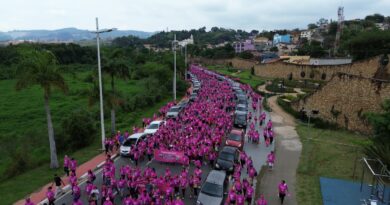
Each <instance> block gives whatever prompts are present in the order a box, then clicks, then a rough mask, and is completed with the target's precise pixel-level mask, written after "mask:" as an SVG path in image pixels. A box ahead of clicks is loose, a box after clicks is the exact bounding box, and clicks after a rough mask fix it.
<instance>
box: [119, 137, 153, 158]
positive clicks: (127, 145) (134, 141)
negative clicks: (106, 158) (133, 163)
mask: <svg viewBox="0 0 390 205" xmlns="http://www.w3.org/2000/svg"><path fill="white" fill-rule="evenodd" d="M146 136H147V134H145V133H142V132H141V133H135V134H132V135H130V137H129V138H127V139H126V140H125V141H124V142H123V144H122V145H121V147H120V148H119V152H120V155H121V156H129V154H130V150H131V146H133V145H135V146H137V145H138V143H140V142H141V141H142V140H145V139H146Z"/></svg>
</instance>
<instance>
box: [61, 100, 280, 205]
mask: <svg viewBox="0 0 390 205" xmlns="http://www.w3.org/2000/svg"><path fill="white" fill-rule="evenodd" d="M249 105H251V99H250V102H249ZM249 111H250V112H252V113H253V109H252V106H249ZM256 116H257V117H258V116H259V111H258V112H256ZM268 119H269V114H268V113H267V119H266V122H267V121H268ZM252 120H253V118H252ZM264 124H265V123H264ZM249 125H250V122H248V128H247V130H249ZM256 129H257V130H258V131H259V133H263V127H260V126H259V125H258V123H257V124H256ZM260 140H261V143H260V144H252V143H248V142H247V141H246V142H245V145H244V150H245V152H246V153H247V154H248V155H249V156H251V157H252V160H253V164H254V166H255V168H256V170H257V171H258V172H259V170H260V168H261V167H262V165H263V164H265V161H266V156H267V154H268V153H269V152H270V151H271V150H274V146H273V145H271V146H269V147H266V146H265V143H264V139H263V137H260ZM114 163H115V166H116V168H117V169H116V171H117V173H116V175H117V178H119V167H121V166H123V165H127V164H131V165H132V166H135V164H134V163H133V162H132V161H131V160H130V159H129V158H124V157H117V158H115V159H114ZM138 167H141V168H142V169H143V168H146V167H152V168H155V170H156V171H157V174H158V175H162V174H163V173H164V171H165V169H166V168H170V169H171V171H172V174H179V173H180V171H181V169H182V166H181V165H175V164H165V163H160V162H156V161H154V160H153V159H152V160H151V161H148V160H147V159H144V160H143V161H142V162H140V163H139V164H138ZM193 169H194V166H193V165H192V164H191V165H190V172H189V173H192V170H193ZM211 170H212V167H211V166H210V165H209V164H207V165H205V164H203V166H202V171H203V174H202V181H203V180H205V179H206V177H207V175H208V173H209V172H210V171H211ZM241 176H242V177H243V178H244V177H247V173H246V171H243V172H242V175H241ZM85 181H86V179H84V181H83V180H81V182H80V183H79V186H80V188H81V190H82V194H81V195H82V197H81V199H82V201H83V203H84V204H88V199H87V196H86V194H85V193H84V190H85V185H86V183H85ZM94 184H95V185H97V186H98V187H99V188H100V187H101V184H102V170H98V171H96V181H95V182H94ZM72 199H73V197H72V195H71V192H70V191H69V192H67V193H65V194H64V195H62V196H60V197H58V198H57V200H56V204H59V205H62V204H66V205H69V204H72ZM184 200H185V204H189V205H192V204H196V199H195V198H190V196H189V191H188V190H187V191H186V196H185V199H184ZM115 204H122V203H121V198H120V197H119V196H116V198H115Z"/></svg>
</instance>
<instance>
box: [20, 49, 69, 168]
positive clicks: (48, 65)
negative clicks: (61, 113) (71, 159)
mask: <svg viewBox="0 0 390 205" xmlns="http://www.w3.org/2000/svg"><path fill="white" fill-rule="evenodd" d="M17 73H18V80H17V82H16V86H15V87H16V90H22V89H25V88H28V87H32V86H34V85H39V86H40V87H41V88H42V89H43V98H44V103H45V104H44V105H45V111H46V118H47V128H48V135H49V145H50V168H58V159H57V149H56V142H55V138H54V128H53V122H52V119H51V111H50V102H49V101H50V95H51V92H52V88H53V87H56V88H58V89H59V90H60V91H62V92H64V93H66V92H67V91H68V86H67V84H66V82H65V80H64V78H63V77H62V75H61V73H60V72H59V70H58V67H57V59H56V58H55V56H54V55H53V53H51V52H49V51H46V50H40V51H39V50H32V51H26V52H24V53H23V59H22V62H21V63H20V66H19V68H18V72H17Z"/></svg>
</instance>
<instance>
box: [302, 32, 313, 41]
mask: <svg viewBox="0 0 390 205" xmlns="http://www.w3.org/2000/svg"><path fill="white" fill-rule="evenodd" d="M313 33H314V32H313V31H312V30H305V31H302V32H301V38H306V39H307V40H308V41H310V40H311V37H312V35H313Z"/></svg>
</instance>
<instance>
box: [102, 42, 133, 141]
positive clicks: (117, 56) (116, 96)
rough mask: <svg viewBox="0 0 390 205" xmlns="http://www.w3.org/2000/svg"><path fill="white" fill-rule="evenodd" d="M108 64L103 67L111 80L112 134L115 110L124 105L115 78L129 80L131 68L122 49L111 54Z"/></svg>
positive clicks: (109, 100) (109, 99)
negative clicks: (116, 87)
mask: <svg viewBox="0 0 390 205" xmlns="http://www.w3.org/2000/svg"><path fill="white" fill-rule="evenodd" d="M108 56H109V58H108V60H107V63H106V64H105V65H104V66H103V72H105V73H106V74H108V75H109V76H110V78H111V83H110V84H111V92H110V94H109V96H108V97H109V98H108V99H107V100H108V102H109V103H108V105H109V106H110V108H111V133H112V134H114V133H115V109H116V108H117V107H118V106H119V105H121V104H122V102H123V100H122V99H121V96H120V93H119V92H117V91H116V89H115V78H122V79H129V78H130V72H129V66H128V65H127V63H126V62H125V60H124V57H125V56H124V53H123V50H121V49H115V50H113V51H112V52H111V53H109V55H108Z"/></svg>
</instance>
